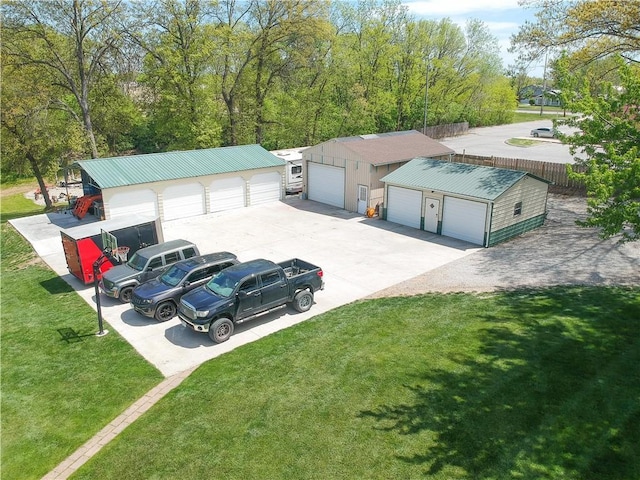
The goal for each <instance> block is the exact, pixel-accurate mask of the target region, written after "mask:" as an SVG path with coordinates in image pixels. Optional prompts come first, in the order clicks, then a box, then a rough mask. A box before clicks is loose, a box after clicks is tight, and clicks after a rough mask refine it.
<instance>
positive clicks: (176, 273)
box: [160, 265, 188, 287]
mask: <svg viewBox="0 0 640 480" xmlns="http://www.w3.org/2000/svg"><path fill="white" fill-rule="evenodd" d="M187 273H188V272H187V271H185V270H183V269H181V268H180V267H178V266H177V265H173V266H172V267H171V268H169V270H167V271H166V272H165V273H164V274H162V276H161V277H160V281H161V282H162V283H164V284H165V285H167V286H169V287H175V286H176V285H178V284H179V283H180V282H181V281H182V279H183V278H184V277H186V276H187Z"/></svg>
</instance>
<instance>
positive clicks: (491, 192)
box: [381, 157, 527, 200]
mask: <svg viewBox="0 0 640 480" xmlns="http://www.w3.org/2000/svg"><path fill="white" fill-rule="evenodd" d="M525 176H527V173H526V172H521V171H518V170H507V169H504V168H495V167H484V166H481V165H469V164H466V163H452V162H445V161H441V160H434V159H431V158H422V157H420V158H414V159H413V160H411V161H410V162H408V163H406V164H405V165H403V166H402V167H400V168H398V169H397V170H395V171H393V172H391V173H390V174H389V175H385V176H384V177H383V178H382V179H381V180H382V181H383V182H386V183H393V184H395V185H399V186H405V187H414V188H419V189H423V190H434V191H439V192H445V193H452V194H457V195H464V196H468V197H474V198H479V199H483V200H495V199H497V198H498V197H499V196H500V195H502V194H503V193H504V192H505V191H507V190H508V189H509V188H510V187H511V186H513V185H514V184H515V183H516V182H518V181H519V180H520V179H521V178H523V177H525Z"/></svg>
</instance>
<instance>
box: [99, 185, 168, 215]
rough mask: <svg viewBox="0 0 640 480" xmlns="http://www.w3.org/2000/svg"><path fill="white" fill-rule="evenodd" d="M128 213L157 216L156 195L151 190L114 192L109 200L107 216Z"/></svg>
mask: <svg viewBox="0 0 640 480" xmlns="http://www.w3.org/2000/svg"><path fill="white" fill-rule="evenodd" d="M128 215H149V216H152V217H157V216H158V197H157V195H156V192H154V191H153V190H149V189H145V190H134V191H131V192H126V193H124V192H123V193H116V194H115V195H113V196H112V197H111V199H110V200H109V218H117V217H124V216H128Z"/></svg>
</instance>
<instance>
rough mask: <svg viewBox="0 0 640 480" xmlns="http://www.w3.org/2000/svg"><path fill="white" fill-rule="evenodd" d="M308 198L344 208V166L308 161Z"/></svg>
mask: <svg viewBox="0 0 640 480" xmlns="http://www.w3.org/2000/svg"><path fill="white" fill-rule="evenodd" d="M308 165H309V174H308V183H309V186H308V193H309V200H315V201H316V202H320V203H326V204H327V205H333V206H334V207H340V208H344V168H340V167H332V166H330V165H320V164H319V163H312V162H309V163H308Z"/></svg>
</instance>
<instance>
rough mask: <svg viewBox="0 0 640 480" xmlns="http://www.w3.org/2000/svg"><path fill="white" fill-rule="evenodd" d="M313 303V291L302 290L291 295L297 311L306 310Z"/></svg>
mask: <svg viewBox="0 0 640 480" xmlns="http://www.w3.org/2000/svg"><path fill="white" fill-rule="evenodd" d="M311 305H313V293H311V292H310V291H309V290H302V291H300V292H298V293H296V296H295V297H293V308H295V309H296V310H297V311H299V312H306V311H307V310H309V309H310V308H311Z"/></svg>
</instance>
